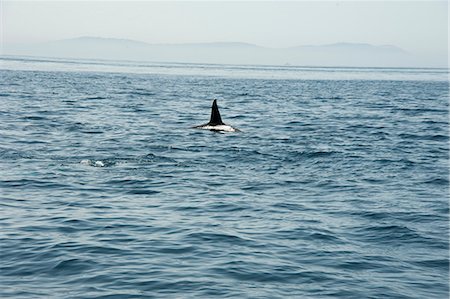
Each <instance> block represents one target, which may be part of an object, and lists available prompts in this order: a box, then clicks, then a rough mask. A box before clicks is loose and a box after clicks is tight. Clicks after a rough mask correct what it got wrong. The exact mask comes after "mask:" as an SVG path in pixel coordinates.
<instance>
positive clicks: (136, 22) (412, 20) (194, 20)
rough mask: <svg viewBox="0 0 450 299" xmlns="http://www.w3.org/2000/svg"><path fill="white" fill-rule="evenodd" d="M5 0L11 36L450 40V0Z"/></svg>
mask: <svg viewBox="0 0 450 299" xmlns="http://www.w3.org/2000/svg"><path fill="white" fill-rule="evenodd" d="M0 1H1V0H0ZM1 2H2V4H1V5H2V7H1V22H2V24H1V25H2V27H1V34H2V42H3V43H5V44H8V43H9V44H12V43H28V42H41V41H50V40H58V39H67V38H75V37H79V36H98V37H114V38H127V39H135V40H140V41H145V42H149V43H188V42H217V41H236V42H248V43H254V44H258V45H261V46H267V47H289V46H298V45H317V44H328V43H335V42H357V43H371V44H375V45H384V44H390V45H396V46H399V47H401V48H403V49H405V50H407V51H411V52H415V53H434V52H436V53H437V52H440V53H442V52H446V51H447V48H448V38H447V35H448V3H447V1H399V2H392V1H359V2H351V1H314V2H308V1H290V2H283V1H265V2H259V1H247V2H243V1H242V2H241V1H227V2H220V1H209V2H205V1H204V2H187V1H178V2H175V1H165V2H162V1H161V2H156V1H140V2H131V1H126V2H125V1H123V2H120V1H100V2H91V1H76V2H70V1H58V2H56V1H55V2H47V1H31V2H26V1H4V0H3V1H1Z"/></svg>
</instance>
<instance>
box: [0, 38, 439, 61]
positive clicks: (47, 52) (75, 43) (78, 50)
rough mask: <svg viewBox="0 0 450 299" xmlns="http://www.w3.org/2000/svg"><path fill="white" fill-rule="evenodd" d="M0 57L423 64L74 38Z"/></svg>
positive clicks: (341, 54)
mask: <svg viewBox="0 0 450 299" xmlns="http://www.w3.org/2000/svg"><path fill="white" fill-rule="evenodd" d="M2 54H6V55H26V56H42V57H58V58H83V59H112V60H135V61H152V62H188V63H219V64H265V65H301V66H349V67H364V66H367V67H410V66H426V65H423V64H424V62H421V61H418V60H417V58H416V57H414V56H413V55H412V54H410V53H408V52H407V51H405V50H403V49H401V48H398V47H396V46H391V45H381V46H376V45H370V44H361V43H335V44H328V45H307V46H298V47H290V48H268V47H261V46H258V45H254V44H249V43H240V42H215V43H184V44H149V43H145V42H141V41H135V40H129V39H116V38H101V37H79V38H74V39H65V40H58V41H52V42H46V43H39V44H27V45H15V46H11V45H10V46H8V45H4V47H3V53H2ZM428 66H432V65H428Z"/></svg>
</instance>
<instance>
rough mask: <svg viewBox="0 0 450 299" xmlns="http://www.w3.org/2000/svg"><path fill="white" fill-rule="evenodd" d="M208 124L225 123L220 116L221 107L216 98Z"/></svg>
mask: <svg viewBox="0 0 450 299" xmlns="http://www.w3.org/2000/svg"><path fill="white" fill-rule="evenodd" d="M208 125H210V126H218V125H224V123H223V122H222V118H221V117H220V112H219V107H217V100H216V99H214V102H213V104H212V107H211V118H210V119H209V123H208Z"/></svg>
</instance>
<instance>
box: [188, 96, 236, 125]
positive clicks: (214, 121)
mask: <svg viewBox="0 0 450 299" xmlns="http://www.w3.org/2000/svg"><path fill="white" fill-rule="evenodd" d="M194 128H196V129H203V130H210V131H215V132H240V130H239V129H236V128H233V127H232V126H229V125H226V124H224V123H223V121H222V118H221V117H220V112H219V107H218V106H217V100H216V99H214V101H213V103H212V107H211V118H210V119H209V123H207V124H204V125H200V126H195V127H194Z"/></svg>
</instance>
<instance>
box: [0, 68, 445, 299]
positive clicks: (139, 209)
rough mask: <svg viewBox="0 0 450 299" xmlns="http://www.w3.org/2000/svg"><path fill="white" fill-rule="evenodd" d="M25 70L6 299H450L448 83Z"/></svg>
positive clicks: (3, 219) (7, 110) (0, 107)
mask: <svg viewBox="0 0 450 299" xmlns="http://www.w3.org/2000/svg"><path fill="white" fill-rule="evenodd" d="M8 61H9V60H4V62H5V64H4V65H5V66H6V65H8V63H10V62H8ZM14 63H15V65H14V66H13V67H12V66H11V64H9V66H8V67H4V68H3V69H2V68H1V67H0V77H1V80H0V169H1V174H2V175H1V178H0V206H1V208H0V297H2V298H440V299H442V298H448V295H449V284H448V283H449V243H448V233H449V227H448V224H449V202H448V187H449V168H448V167H449V159H448V153H449V129H448V128H449V110H448V109H449V102H448V95H449V86H448V81H447V78H448V71H447V70H445V71H442V70H420V69H418V70H407V69H406V70H402V69H395V70H392V69H391V70H383V69H365V70H363V72H364V74H362V75H361V74H360V77H358V76H359V75H358V72H361V70H358V69H351V70H348V69H339V68H330V69H320V70H314V69H313V68H311V69H310V70H306V71H305V69H298V70H296V69H295V68H294V69H289V68H288V67H284V68H279V69H277V68H275V67H273V68H263V67H261V69H258V67H254V68H252V69H251V70H248V69H247V70H244V71H243V70H242V69H238V68H236V70H235V73H233V68H232V67H229V66H223V68H224V71H223V72H219V71H218V69H219V70H220V66H214V74H209V73H208V69H207V68H206V70H205V69H202V70H201V71H198V70H197V71H192V68H197V69H199V68H200V67H199V66H193V65H175V66H173V65H169V66H167V68H168V69H169V68H170V72H169V73H167V72H163V73H161V72H160V70H161V66H154V67H153V68H152V66H146V69H144V71H142V70H141V71H139V72H136V71H134V70H135V68H136V65H134V64H133V65H132V66H129V68H130V69H129V72H127V71H126V67H127V66H126V65H125V66H122V69H121V70H120V71H117V69H114V68H113V69H112V70H105V69H102V70H99V69H95V66H89V65H87V66H86V65H83V64H81V63H78V64H77V62H76V61H74V62H71V64H69V63H68V62H58V63H60V64H63V65H64V66H65V69H59V70H58V71H54V70H52V67H48V65H44V64H45V62H40V61H27V60H20V59H19V60H17V61H14ZM40 63H41V64H40ZM64 63H66V64H64ZM102 63H103V64H107V63H105V62H102ZM18 65H22V66H23V67H22V68H20V67H17V66H18ZM30 65H32V66H33V67H32V68H30ZM40 67H41V68H42V70H39V68H40ZM89 67H92V68H93V69H89ZM102 67H103V66H102ZM70 68H73V69H74V70H72V71H70V70H67V69H70ZM158 68H159V69H158ZM80 69H81V70H80ZM149 69H152V70H153V71H147V72H146V71H145V70H149ZM308 71H309V72H310V74H311V76H310V77H308V73H306V74H305V72H308ZM296 72H297V73H298V74H297V73H296ZM301 72H303V73H301ZM327 72H328V73H332V74H327ZM349 72H351V76H349ZM392 72H396V73H397V75H398V76H397V77H396V76H395V74H394V75H392ZM408 72H409V73H408ZM300 73H301V74H300ZM322 73H323V74H324V75H323V77H324V78H327V79H326V80H325V79H317V78H318V77H320V76H321V75H320V74H322ZM386 73H389V74H390V75H386ZM411 73H413V76H412V77H411ZM233 74H237V75H233ZM271 74H274V78H271ZM421 74H423V76H424V77H422V78H421ZM297 75H298V76H299V77H296V76H297ZM339 76H342V78H347V79H342V80H341V79H339ZM386 76H387V78H390V79H388V80H386ZM430 76H431V77H430ZM358 78H359V79H358ZM374 78H382V79H379V80H377V79H374ZM430 78H432V80H431V79H430ZM436 78H441V79H439V80H436ZM213 98H217V99H218V104H219V107H220V109H221V113H222V118H223V120H224V121H225V122H226V123H228V124H230V125H233V126H235V127H237V128H239V129H241V130H242V132H240V133H227V134H220V133H214V132H209V131H203V130H196V129H191V127H192V126H195V125H199V124H202V123H205V122H206V121H207V120H208V118H209V113H210V105H211V102H212V99H213Z"/></svg>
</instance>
